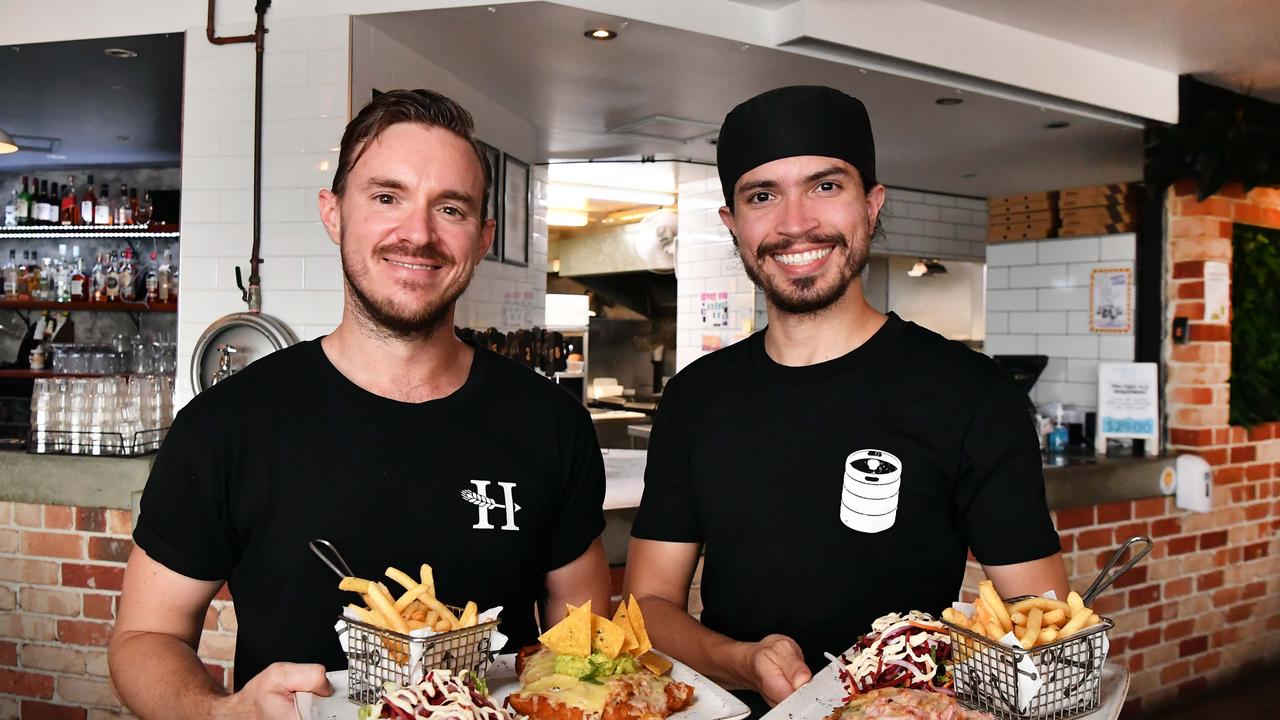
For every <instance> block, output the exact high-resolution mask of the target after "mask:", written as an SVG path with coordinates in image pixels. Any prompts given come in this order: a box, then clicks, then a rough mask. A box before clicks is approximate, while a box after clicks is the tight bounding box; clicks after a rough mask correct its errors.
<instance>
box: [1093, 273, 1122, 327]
mask: <svg viewBox="0 0 1280 720" xmlns="http://www.w3.org/2000/svg"><path fill="white" fill-rule="evenodd" d="M1132 331H1133V271H1132V270H1130V269H1129V268H1094V270H1093V272H1091V273H1089V332H1095V333H1128V332H1132Z"/></svg>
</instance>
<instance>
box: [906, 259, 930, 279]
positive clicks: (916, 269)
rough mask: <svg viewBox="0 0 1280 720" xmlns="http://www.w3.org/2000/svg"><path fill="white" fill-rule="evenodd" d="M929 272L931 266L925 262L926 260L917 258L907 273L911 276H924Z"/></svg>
mask: <svg viewBox="0 0 1280 720" xmlns="http://www.w3.org/2000/svg"><path fill="white" fill-rule="evenodd" d="M928 272H929V268H928V267H927V266H926V265H925V264H924V260H917V261H916V264H915V265H912V266H911V269H910V270H908V271H907V275H908V276H910V277H924V276H925V274H926V273H928Z"/></svg>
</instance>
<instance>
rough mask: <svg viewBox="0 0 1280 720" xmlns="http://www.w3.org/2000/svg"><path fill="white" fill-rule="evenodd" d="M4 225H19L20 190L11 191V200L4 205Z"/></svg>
mask: <svg viewBox="0 0 1280 720" xmlns="http://www.w3.org/2000/svg"><path fill="white" fill-rule="evenodd" d="M4 226H5V227H17V226H18V191H17V190H10V191H9V202H7V203H5V205H4Z"/></svg>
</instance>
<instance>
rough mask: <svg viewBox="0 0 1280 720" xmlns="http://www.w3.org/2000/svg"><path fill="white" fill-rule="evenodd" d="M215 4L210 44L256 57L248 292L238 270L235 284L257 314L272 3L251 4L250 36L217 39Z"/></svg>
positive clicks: (259, 308)
mask: <svg viewBox="0 0 1280 720" xmlns="http://www.w3.org/2000/svg"><path fill="white" fill-rule="evenodd" d="M215 4H216V0H209V22H208V25H207V27H206V35H207V37H208V38H209V42H211V43H213V44H215V45H229V44H232V43H246V42H251V43H253V44H254V53H255V55H256V62H255V76H254V86H253V251H252V253H251V254H250V256H249V287H248V289H246V288H245V287H244V285H243V284H242V283H241V281H240V268H239V267H237V268H236V285H238V286H239V287H240V290H241V292H242V297H243V299H244V300H245V302H247V303H248V304H249V312H254V313H256V312H261V311H262V278H261V276H260V275H259V274H258V268H259V266H261V265H262V255H261V249H262V53H263V46H264V40H265V38H266V34H267V32H268V30H267V27H266V15H267V10H268V9H270V7H271V0H257V3H256V4H255V5H254V13H255V14H257V16H258V22H257V25H256V26H255V28H254V32H253V34H252V35H240V36H236V37H221V38H220V37H218V36H217V35H216V34H215V33H214V30H213V16H214V6H215Z"/></svg>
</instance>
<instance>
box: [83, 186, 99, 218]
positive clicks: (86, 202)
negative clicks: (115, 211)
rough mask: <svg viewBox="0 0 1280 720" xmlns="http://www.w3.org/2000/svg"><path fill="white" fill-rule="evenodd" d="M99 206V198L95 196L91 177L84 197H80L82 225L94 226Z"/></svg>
mask: <svg viewBox="0 0 1280 720" xmlns="http://www.w3.org/2000/svg"><path fill="white" fill-rule="evenodd" d="M97 206H98V197H97V196H96V195H94V194H93V176H92V175H90V176H89V184H88V185H86V186H85V188H84V195H81V196H80V224H82V225H92V224H93V222H94V208H96V207H97Z"/></svg>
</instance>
